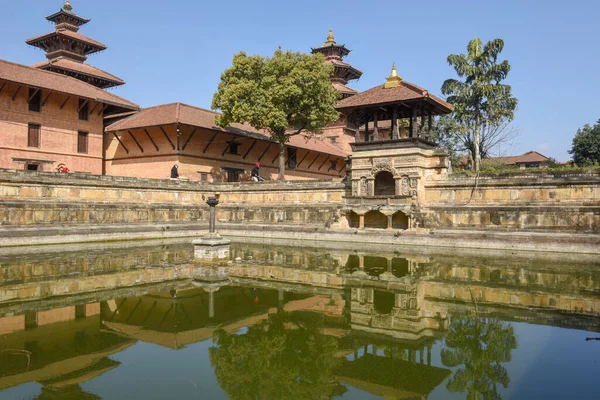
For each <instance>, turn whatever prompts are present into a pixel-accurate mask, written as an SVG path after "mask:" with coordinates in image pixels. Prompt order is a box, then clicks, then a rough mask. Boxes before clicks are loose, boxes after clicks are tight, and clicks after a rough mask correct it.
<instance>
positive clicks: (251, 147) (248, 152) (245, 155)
mask: <svg viewBox="0 0 600 400" xmlns="http://www.w3.org/2000/svg"><path fill="white" fill-rule="evenodd" d="M256 142H258V139H254V142H252V144H251V145H250V148H249V149H248V151H247V152H246V154H244V160H245V159H246V157H248V154H250V152H251V151H252V149H253V148H254V145H255V144H256Z"/></svg>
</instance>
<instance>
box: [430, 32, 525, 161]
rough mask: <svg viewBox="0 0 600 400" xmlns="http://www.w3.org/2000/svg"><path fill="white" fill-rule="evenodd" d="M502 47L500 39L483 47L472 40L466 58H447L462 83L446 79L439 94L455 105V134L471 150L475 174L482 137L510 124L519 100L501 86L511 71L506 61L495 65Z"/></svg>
mask: <svg viewBox="0 0 600 400" xmlns="http://www.w3.org/2000/svg"><path fill="white" fill-rule="evenodd" d="M503 48H504V41H503V40H502V39H494V40H491V41H489V42H487V43H486V44H485V45H484V44H483V43H482V41H481V39H479V38H475V39H473V40H471V41H470V42H469V44H468V46H467V54H466V55H465V54H451V55H449V56H448V64H450V66H452V67H453V68H454V70H455V71H456V74H457V75H458V77H459V78H462V79H463V80H458V79H447V80H446V81H445V82H444V83H443V85H442V94H444V95H446V96H448V97H447V100H448V102H449V103H450V104H452V105H453V106H454V114H453V116H454V119H455V120H456V125H457V126H456V129H457V134H458V135H459V137H461V138H463V141H464V144H465V147H466V148H468V149H469V150H470V151H471V153H472V157H473V160H474V162H475V169H476V170H477V171H479V168H480V165H481V157H482V154H481V142H482V137H485V136H486V134H487V136H489V135H490V133H492V132H497V130H498V129H499V128H500V127H501V126H503V125H506V123H507V122H510V121H512V120H513V119H514V111H515V109H516V108H517V103H518V101H517V99H516V98H515V97H514V96H513V95H512V93H511V87H510V85H506V84H503V83H501V82H502V81H503V80H505V79H506V77H507V76H508V73H509V71H510V64H509V63H508V61H507V60H504V61H502V62H500V63H499V62H498V56H499V55H500V53H501V52H502V49H503ZM469 141H471V143H470V144H469ZM471 149H472V150H471Z"/></svg>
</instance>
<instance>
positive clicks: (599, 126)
mask: <svg viewBox="0 0 600 400" xmlns="http://www.w3.org/2000/svg"><path fill="white" fill-rule="evenodd" d="M569 154H572V155H573V161H574V162H575V164H577V165H582V166H591V165H595V164H600V119H599V120H598V122H596V123H595V124H594V126H590V125H589V124H585V126H584V127H583V128H579V129H578V130H577V134H576V135H575V137H574V138H573V147H572V148H571V150H569Z"/></svg>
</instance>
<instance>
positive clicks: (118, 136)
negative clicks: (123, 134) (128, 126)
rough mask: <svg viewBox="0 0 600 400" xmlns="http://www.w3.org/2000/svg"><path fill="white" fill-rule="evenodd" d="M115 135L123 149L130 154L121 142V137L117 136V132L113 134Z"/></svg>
mask: <svg viewBox="0 0 600 400" xmlns="http://www.w3.org/2000/svg"><path fill="white" fill-rule="evenodd" d="M113 135H115V138H117V141H118V142H119V143H121V146H123V148H124V149H125V152H126V153H127V154H129V150H127V147H126V146H125V144H124V143H123V142H122V141H121V139H119V135H117V132H113Z"/></svg>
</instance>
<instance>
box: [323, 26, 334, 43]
mask: <svg viewBox="0 0 600 400" xmlns="http://www.w3.org/2000/svg"><path fill="white" fill-rule="evenodd" d="M330 44H335V39H334V38H333V30H332V29H331V28H329V33H328V34H327V41H326V42H325V46H327V45H330Z"/></svg>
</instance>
